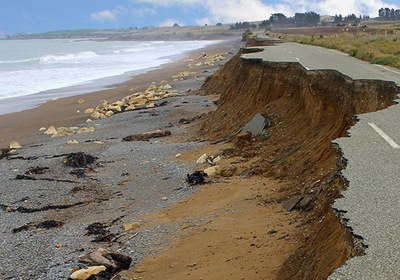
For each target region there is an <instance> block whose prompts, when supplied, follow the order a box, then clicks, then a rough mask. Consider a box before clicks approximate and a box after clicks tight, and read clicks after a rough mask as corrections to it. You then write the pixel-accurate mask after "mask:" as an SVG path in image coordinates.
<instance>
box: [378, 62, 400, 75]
mask: <svg viewBox="0 0 400 280" xmlns="http://www.w3.org/2000/svg"><path fill="white" fill-rule="evenodd" d="M374 65H375V66H377V67H380V68H383V69H385V70H387V71H390V72H393V73H396V74H399V75H400V72H398V71H396V70H392V69H390V68H387V67H385V66H382V65H378V64H374Z"/></svg>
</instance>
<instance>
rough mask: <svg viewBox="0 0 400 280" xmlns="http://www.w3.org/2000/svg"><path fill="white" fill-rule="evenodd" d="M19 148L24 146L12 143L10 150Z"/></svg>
mask: <svg viewBox="0 0 400 280" xmlns="http://www.w3.org/2000/svg"><path fill="white" fill-rule="evenodd" d="M19 148H22V146H21V145H20V144H19V143H18V142H17V141H11V143H10V149H19Z"/></svg>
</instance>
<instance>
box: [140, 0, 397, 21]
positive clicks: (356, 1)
mask: <svg viewBox="0 0 400 280" xmlns="http://www.w3.org/2000/svg"><path fill="white" fill-rule="evenodd" d="M134 2H136V3H147V4H151V5H153V6H154V7H157V6H158V7H171V6H177V7H179V8H183V7H185V8H192V9H198V8H199V7H201V8H202V9H204V10H206V12H207V14H206V15H202V16H203V18H198V19H194V20H195V21H196V22H197V23H202V25H203V24H205V23H207V24H211V23H217V22H225V23H230V22H236V21H255V20H263V19H267V18H269V16H270V15H271V14H272V13H283V14H285V15H286V16H293V15H294V13H296V12H310V11H314V12H317V13H319V14H321V15H335V14H342V15H348V14H352V13H354V14H356V15H371V16H377V14H378V10H379V9H380V8H382V7H390V8H395V9H396V8H398V6H396V5H393V4H388V3H386V2H385V1H382V0H363V1H361V0H295V1H293V0H280V1H273V3H266V1H262V0H217V1H215V0H135V1H134ZM269 2H270V1H269Z"/></svg>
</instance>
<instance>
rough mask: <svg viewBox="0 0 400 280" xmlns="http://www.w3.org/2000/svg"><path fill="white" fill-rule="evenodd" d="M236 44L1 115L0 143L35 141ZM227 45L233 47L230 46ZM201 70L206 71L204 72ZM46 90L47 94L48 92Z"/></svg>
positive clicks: (219, 45)
mask: <svg viewBox="0 0 400 280" xmlns="http://www.w3.org/2000/svg"><path fill="white" fill-rule="evenodd" d="M234 44H238V39H235V40H224V41H222V42H220V43H217V44H212V45H209V46H207V47H205V48H200V49H197V50H193V51H189V52H187V53H184V54H182V59H179V60H176V61H172V62H169V63H166V64H163V65H160V66H159V67H157V68H156V69H152V70H150V71H146V72H144V73H140V74H138V75H134V76H132V77H130V78H129V79H127V80H126V81H124V82H122V83H118V82H117V83H110V84H108V85H107V86H106V87H105V88H103V89H100V90H98V91H94V92H93V91H91V92H85V93H79V94H77V95H73V96H69V97H63V98H57V99H55V100H49V101H47V102H45V103H42V104H40V105H39V106H37V107H34V108H31V109H27V110H23V111H19V112H13V113H8V114H3V115H0V147H3V148H5V147H8V146H9V143H10V142H11V141H17V142H18V143H20V144H21V145H30V144H33V143H34V142H35V141H37V140H38V139H40V136H41V135H42V133H40V132H38V130H39V128H41V127H49V126H51V125H54V126H72V125H76V124H78V123H82V122H85V121H86V120H87V118H88V117H89V116H88V115H85V114H83V112H84V111H85V110H86V109H87V108H89V107H96V106H97V105H99V103H100V101H101V100H108V101H111V102H113V101H116V100H119V99H121V98H123V97H125V96H127V95H130V94H131V93H132V92H130V91H129V89H131V88H136V89H137V90H144V89H146V88H147V87H148V86H149V85H150V84H151V83H152V82H156V83H158V82H160V81H161V80H165V79H169V78H171V76H173V75H176V74H177V73H178V72H180V71H185V70H187V69H188V62H185V60H186V58H187V57H196V56H198V54H200V53H201V52H203V51H205V52H209V53H210V52H215V53H218V52H219V50H223V49H225V50H229V49H231V51H234V50H235V46H232V45H234ZM226 45H227V46H232V47H226ZM208 68H210V67H208ZM200 69H201V68H200ZM193 71H196V69H195V68H193ZM198 74H199V75H204V73H198ZM207 74H212V73H207ZM117 77H118V76H117ZM119 77H120V76H119ZM203 80H204V79H203ZM171 83H173V82H171ZM200 86H201V83H198V87H200ZM59 90H63V89H59ZM59 90H56V91H59ZM50 92H52V91H50ZM42 94H46V92H44V93H42ZM80 99H83V100H84V101H85V102H84V103H82V104H79V103H78V100H80ZM38 125H39V126H38Z"/></svg>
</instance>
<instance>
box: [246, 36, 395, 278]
mask: <svg viewBox="0 0 400 280" xmlns="http://www.w3.org/2000/svg"><path fill="white" fill-rule="evenodd" d="M264 48H265V50H264V51H263V52H260V53H252V54H246V55H245V57H246V58H248V59H260V58H262V59H264V60H268V61H275V62H299V63H301V64H302V65H303V67H304V68H306V69H307V70H310V69H311V70H315V69H334V70H337V71H339V72H342V73H343V74H345V75H347V76H349V77H351V78H353V79H373V80H386V81H393V82H395V83H396V84H397V85H399V86H400V71H399V70H397V69H393V68H389V67H385V66H379V65H373V64H369V63H367V62H364V61H361V60H358V59H356V58H353V57H350V56H348V55H346V54H344V53H341V52H338V51H336V50H329V49H324V48H320V47H314V46H308V45H300V44H296V43H282V44H278V45H277V46H271V47H264ZM399 106H400V105H394V106H391V107H389V108H388V109H385V110H381V111H378V112H374V113H368V114H363V115H360V116H358V117H359V119H360V121H359V122H357V124H356V125H355V126H353V127H352V128H351V129H350V137H348V138H340V139H337V140H335V142H336V143H338V144H339V145H340V147H341V148H342V150H343V153H344V157H345V158H346V159H348V166H347V168H346V169H345V170H344V171H343V174H344V176H345V177H346V178H347V179H348V180H349V182H350V183H349V188H348V189H347V190H346V191H345V192H343V196H344V198H341V199H338V200H337V201H336V202H335V204H334V208H336V209H339V210H343V211H347V213H346V214H345V217H346V218H348V219H349V223H348V225H349V226H350V227H351V228H352V229H353V232H354V233H355V234H357V235H359V236H362V237H363V238H364V241H363V243H364V244H366V245H367V246H368V248H367V249H366V255H365V256H362V257H354V258H352V259H350V260H349V261H348V262H347V263H346V264H345V265H343V266H342V267H341V268H339V269H337V270H336V271H335V272H334V273H333V274H332V275H331V276H330V277H329V279H331V280H338V279H349V280H350V279H351V280H358V279H360V280H361V279H362V280H368V279H385V280H389V279H393V280H394V279H397V280H398V279H400V182H399V171H400V166H399V164H400V122H399V120H400V107H399Z"/></svg>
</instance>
